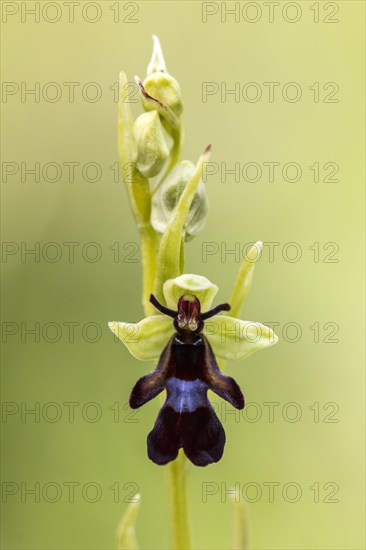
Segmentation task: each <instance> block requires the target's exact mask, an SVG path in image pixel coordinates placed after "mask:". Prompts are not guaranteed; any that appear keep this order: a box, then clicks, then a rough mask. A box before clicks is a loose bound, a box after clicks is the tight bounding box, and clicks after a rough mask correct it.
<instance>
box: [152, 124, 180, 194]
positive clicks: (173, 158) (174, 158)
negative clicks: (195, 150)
mask: <svg viewBox="0 0 366 550" xmlns="http://www.w3.org/2000/svg"><path fill="white" fill-rule="evenodd" d="M182 133H183V130H182V127H180V128H179V129H178V130H174V131H172V137H173V140H174V143H173V147H172V150H171V151H170V160H169V164H168V166H167V167H166V169H165V171H164V173H163V175H162V177H161V178H160V180H159V182H158V184H157V185H156V186H155V188H154V191H153V192H152V195H154V193H156V191H157V190H158V189H159V187H160V185H161V184H162V183H163V181H164V180H165V178H166V177H167V176H168V175H169V174H170V172H171V171H172V170H173V168H174V166H175V165H176V164H177V162H178V161H179V158H180V152H181V148H182Z"/></svg>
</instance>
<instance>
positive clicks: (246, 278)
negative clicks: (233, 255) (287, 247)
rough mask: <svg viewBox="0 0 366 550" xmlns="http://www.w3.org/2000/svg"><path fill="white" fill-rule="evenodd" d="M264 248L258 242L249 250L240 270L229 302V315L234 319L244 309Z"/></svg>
mask: <svg viewBox="0 0 366 550" xmlns="http://www.w3.org/2000/svg"><path fill="white" fill-rule="evenodd" d="M262 246H263V243H262V242H261V241H258V242H256V243H255V244H254V245H253V246H252V248H251V249H250V250H249V252H248V254H247V255H246V257H245V258H244V260H243V263H242V264H241V266H240V268H239V271H238V274H237V276H236V279H235V283H234V288H233V292H232V294H231V297H230V300H229V304H230V306H231V309H230V312H229V315H230V316H232V317H238V316H239V315H240V312H241V310H242V308H243V305H244V302H245V299H246V297H247V295H248V292H249V290H250V287H251V286H252V280H253V274H254V267H255V264H256V262H257V261H258V259H259V258H260V256H261V252H262Z"/></svg>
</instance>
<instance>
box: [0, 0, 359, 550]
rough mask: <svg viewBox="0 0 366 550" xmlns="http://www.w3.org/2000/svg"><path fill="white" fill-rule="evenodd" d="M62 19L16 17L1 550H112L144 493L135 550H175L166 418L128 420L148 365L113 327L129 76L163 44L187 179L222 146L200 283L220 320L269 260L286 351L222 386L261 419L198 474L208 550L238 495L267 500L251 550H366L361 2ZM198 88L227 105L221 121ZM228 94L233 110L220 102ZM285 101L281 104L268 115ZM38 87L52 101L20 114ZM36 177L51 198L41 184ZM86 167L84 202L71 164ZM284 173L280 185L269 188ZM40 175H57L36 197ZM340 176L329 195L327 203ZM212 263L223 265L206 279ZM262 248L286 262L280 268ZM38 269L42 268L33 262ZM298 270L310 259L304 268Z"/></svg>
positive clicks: (123, 212) (8, 115)
mask: <svg viewBox="0 0 366 550" xmlns="http://www.w3.org/2000/svg"><path fill="white" fill-rule="evenodd" d="M65 4H66V3H65V2H53V3H45V2H41V3H40V4H39V6H38V8H37V7H36V9H39V10H40V11H39V22H37V21H35V17H36V16H34V15H29V14H28V15H27V13H26V8H27V9H34V5H35V3H34V2H22V3H21V2H18V3H17V2H2V6H1V7H2V12H3V13H2V15H3V19H2V21H3V22H2V45H3V51H2V61H1V63H2V78H3V100H2V101H3V103H2V115H3V117H2V134H3V138H4V140H3V146H2V158H3V161H2V162H3V164H2V168H3V177H2V199H3V201H2V204H3V222H2V223H3V225H2V236H3V241H4V242H5V244H4V245H3V246H4V250H3V257H2V268H3V273H4V276H3V284H4V286H3V291H2V297H3V301H2V322H3V325H2V326H3V359H4V361H3V370H2V392H3V395H2V398H3V417H2V424H1V428H2V453H3V454H2V477H3V479H2V482H3V485H2V492H3V504H2V522H3V529H2V547H3V548H4V549H5V548H6V549H31V548H32V549H61V548H62V549H92V548H93V549H102V548H113V547H114V531H115V528H116V525H117V523H118V521H119V519H120V517H121V515H122V513H123V512H124V510H125V509H126V507H127V503H128V501H129V498H130V497H131V495H133V494H134V493H135V492H136V491H137V490H138V491H139V492H140V493H141V495H142V506H141V513H140V517H139V520H138V527H137V535H138V539H139V543H140V546H141V548H168V547H169V522H168V509H167V500H166V492H165V476H164V471H163V468H159V467H157V466H155V465H154V464H153V463H151V462H150V461H149V460H148V458H147V456H146V441H145V440H146V435H147V433H148V431H150V429H151V426H152V424H153V422H154V419H155V416H156V413H157V410H158V407H159V403H158V400H155V401H153V402H151V403H149V404H148V405H146V406H145V407H143V408H142V409H141V410H140V411H138V413H137V414H135V415H134V416H132V415H131V414H130V412H129V410H128V409H127V408H126V403H127V401H128V397H129V392H130V390H131V388H132V386H133V384H134V383H135V381H136V379H137V378H138V377H140V376H142V374H144V373H146V372H148V370H149V369H151V368H152V366H153V365H150V364H147V363H146V364H143V363H139V362H138V361H137V360H135V359H134V358H133V357H132V356H130V355H129V354H128V352H127V350H126V349H125V348H124V346H123V345H122V344H120V343H116V342H115V341H114V339H113V336H112V335H111V333H109V331H108V328H107V322H108V321H112V320H125V321H137V320H139V319H140V318H142V316H143V313H142V307H141V303H140V264H139V254H138V251H137V252H136V246H137V245H136V244H135V243H136V242H137V233H136V230H135V227H134V224H133V220H132V216H131V214H130V211H129V207H128V204H127V200H126V193H125V189H124V187H123V184H122V183H121V182H115V181H114V172H113V169H111V168H110V167H111V166H116V163H117V162H118V157H117V148H116V141H117V139H116V138H117V136H116V116H117V104H116V103H115V101H114V90H115V89H116V88H115V84H114V83H115V82H116V81H117V79H118V73H119V71H120V70H122V69H123V70H125V71H126V73H127V75H128V78H129V80H130V81H133V76H134V75H135V74H138V75H139V76H141V77H143V76H144V74H145V70H146V66H147V63H148V61H149V59H150V55H151V46H152V43H151V35H152V34H153V33H156V34H158V35H159V37H160V39H161V42H162V45H163V48H164V52H165V57H166V61H167V65H168V69H169V71H170V72H171V74H173V75H174V76H175V77H176V78H177V79H178V80H179V82H180V84H181V87H182V93H183V98H184V109H185V113H184V125H185V133H186V140H185V145H184V151H183V158H188V159H192V160H194V161H195V160H196V159H197V158H198V156H199V154H200V152H201V151H202V150H203V149H204V147H205V146H206V145H207V144H208V143H212V144H213V156H212V161H213V162H216V163H217V165H218V173H217V174H216V175H214V176H210V177H209V178H207V187H208V193H209V198H210V213H209V218H208V222H207V224H206V227H205V230H204V231H203V232H202V233H201V234H200V235H199V236H198V237H197V238H196V239H195V240H194V241H193V242H192V243H190V244H189V245H188V247H187V267H186V271H187V272H195V273H199V274H202V275H205V276H207V277H208V278H209V279H211V280H212V281H214V282H215V283H217V284H218V285H219V287H220V292H219V295H218V299H219V300H221V301H224V300H226V299H227V298H228V295H229V293H230V291H231V285H232V282H233V279H234V277H235V274H236V271H237V269H238V265H239V263H238V262H239V260H240V258H238V257H237V256H238V254H237V255H233V254H231V255H230V254H228V253H227V252H228V251H229V250H232V249H236V250H238V249H239V251H241V250H242V249H243V248H244V247H245V245H246V244H247V243H250V242H253V241H257V240H259V239H260V240H262V241H264V242H265V243H266V245H265V247H264V252H263V255H262V258H261V260H260V261H259V262H258V264H257V266H256V272H255V278H254V284H253V287H252V290H251V294H250V296H249V298H248V301H247V303H246V306H245V312H244V314H243V318H246V319H252V320H256V321H261V322H274V323H279V325H278V326H277V328H276V332H277V334H278V336H279V337H280V342H279V344H278V345H277V346H276V347H274V348H271V349H268V350H266V351H263V352H261V353H258V354H256V355H254V356H252V357H250V358H249V359H248V360H247V361H245V362H243V364H241V363H235V364H230V365H229V367H228V371H229V372H230V374H231V375H232V376H234V377H235V378H236V379H237V380H238V382H239V383H240V385H241V387H242V389H243V392H244V394H245V396H246V400H247V402H248V403H252V405H251V407H248V409H247V416H246V415H244V417H242V416H241V417H240V418H238V417H236V416H235V415H233V414H228V413H229V411H231V409H230V408H229V406H228V407H226V408H224V409H221V413H220V414H221V419H222V421H223V422H224V426H225V429H226V432H227V446H226V451H225V454H224V458H223V459H222V461H221V462H220V463H218V464H217V465H214V466H210V467H208V468H205V469H198V468H194V467H190V471H189V506H190V513H191V518H192V525H193V536H194V547H195V548H204V549H209V548H221V549H225V548H228V547H229V541H230V532H231V521H232V520H231V517H232V508H231V504H230V502H229V499H228V497H227V495H226V493H225V491H226V490H229V489H230V488H232V487H233V486H235V485H236V486H237V487H239V489H240V492H241V498H242V499H244V500H246V501H252V502H247V511H248V515H249V523H250V548H252V549H297V550H300V549H324V550H325V549H351V548H352V549H356V548H357V549H359V548H364V538H363V537H364V529H363V523H364V501H363V488H364V429H363V418H364V401H365V399H364V370H363V345H362V341H363V336H364V326H363V286H362V280H363V250H364V246H363V244H364V243H363V236H362V235H363V232H362V228H363V222H364V218H363V175H364V174H363V154H364V134H363V126H364V106H363V82H364V53H363V52H364V3H363V2H359V1H346V2H345V1H341V2H330V3H324V2H315V3H313V2H306V1H301V2H297V3H295V5H294V3H291V4H292V6H289V5H288V4H289V3H288V2H281V3H280V4H279V6H277V7H276V6H275V7H274V8H273V9H274V10H275V11H274V12H273V17H272V15H271V13H272V12H271V13H270V8H269V7H268V3H263V2H250V3H248V2H240V3H239V2H238V3H237V5H239V8H240V12H238V11H237V12H236V15H229V14H227V15H226V19H225V7H226V8H227V9H233V8H235V3H233V2H229V3H226V4H225V3H223V4H221V3H215V2H211V3H206V4H205V3H203V4H202V3H201V2H187V1H184V2H165V1H164V2H151V1H149V2H138V3H136V2H127V3H126V2H109V1H104V2H99V3H97V2H94V3H90V2H79V3H78V5H76V6H75V12H74V22H69V19H70V8H69V7H67V5H65ZM248 4H250V5H248ZM266 4H267V5H266ZM46 5H47V6H48V7H47V6H46ZM24 6H25V7H24ZM45 6H46V8H45ZM55 6H56V7H55ZM235 9H236V10H237V9H238V8H237V7H236V8H235ZM22 10H23V11H22ZM207 12H210V13H211V12H212V15H207V17H206V19H207V20H206V22H204V21H203V14H204V13H207ZM59 16H60V17H59ZM83 16H84V17H83ZM58 17H59V20H57V21H55V22H54V23H51V22H50V21H51V20H52V19H53V20H56V19H57V18H58ZM271 17H272V19H271ZM94 18H95V19H96V20H95V22H94V23H92V22H91V20H92V19H94ZM98 18H99V20H97V19H98ZM235 18H236V19H237V20H235ZM256 19H258V20H257V21H256V22H254V20H256ZM295 19H297V21H296V22H294V20H295ZM249 20H251V21H252V22H249ZM335 20H338V22H336V21H335ZM271 21H272V22H271ZM291 21H293V22H291ZM317 21H318V22H317ZM51 82H54V83H56V86H53V87H52V85H49V83H51ZM205 82H206V83H207V82H209V83H216V84H215V85H213V86H214V88H212V89H215V90H219V91H218V92H217V93H216V94H215V95H210V96H208V97H207V98H206V99H207V101H203V99H202V88H203V83H205ZM236 82H237V83H239V89H240V92H243V90H244V92H243V93H242V95H241V96H240V97H239V98H235V97H234V95H226V96H225V94H224V95H223V96H221V94H220V91H221V90H225V86H226V88H227V90H229V89H233V88H234V87H235V86H238V85H235V83H236ZM249 82H255V83H256V85H255V88H256V90H258V89H259V90H260V91H261V93H262V97H261V98H260V99H259V100H258V101H257V102H250V101H248V100H247V99H245V93H246V91H247V92H248V95H250V96H251V94H254V87H252V88H248V87H246V84H247V83H249ZM270 82H272V83H278V85H277V84H276V85H274V86H275V87H274V93H275V95H274V98H273V101H270V100H269V95H268V94H269V85H268V83H270ZM289 82H296V83H297V90H299V89H300V90H301V98H300V99H299V101H297V102H291V101H290V100H289V99H287V100H285V99H284V97H283V93H284V94H286V90H287V91H288V96H287V97H290V98H291V97H292V94H293V93H294V90H295V88H294V87H292V88H291V87H289V88H286V84H288V83H289ZM22 83H23V84H22ZM36 83H39V84H36ZM65 83H79V85H76V84H73V85H71V84H65ZM90 83H97V88H96V87H95V85H94V87H93V85H91V84H90ZM264 83H267V84H264ZM314 83H318V84H315V85H314ZM327 83H336V84H330V85H329V84H327ZM37 86H39V97H36V96H35V95H31V94H28V95H27V94H25V95H24V92H25V90H26V89H31V88H34V89H36V90H37ZM72 86H74V92H75V97H74V101H70V100H69V90H70V89H71V87H72ZM327 86H328V87H327ZM110 87H112V88H111V89H110ZM310 87H311V89H310ZM324 87H325V88H324ZM337 87H338V88H337ZM60 90H61V96H60V98H59V100H58V101H55V102H52V101H51V100H50V98H51V99H52V97H53V94H55V93H56V92H57V93H59V92H60ZM95 90H99V91H101V97H100V99H99V100H98V101H96V102H92V98H93V93H94V92H95ZM131 90H132V88H131ZM284 90H285V91H284ZM317 90H319V97H316V96H315V95H314V94H315V93H316V91H317ZM337 90H338V91H337ZM22 91H23V96H22ZM37 93H38V92H37ZM243 95H244V97H243ZM285 97H286V95H285ZM45 98H46V99H45ZM90 98H91V99H90ZM236 99H237V101H236ZM315 99H317V101H316V100H315ZM335 100H337V101H335ZM132 106H133V110H134V113H135V114H136V115H137V114H138V113H139V112H140V107H139V105H138V104H136V105H135V104H133V105H132ZM37 162H38V163H40V168H41V175H40V178H39V181H35V179H36V178H35V177H34V176H32V175H31V174H29V173H26V170H27V169H30V168H32V167H33V166H34V164H35V163H37ZM74 162H75V163H79V164H77V165H76V164H75V165H74V166H75V178H74V181H70V178H69V176H68V168H67V166H70V164H68V165H65V164H64V163H74ZM269 162H277V163H279V166H278V167H277V168H276V172H275V177H274V181H272V182H271V181H269V178H268V168H266V167H267V166H268V165H265V164H263V163H269ZM291 162H295V163H297V164H298V165H299V166H300V167H301V171H302V174H301V177H300V179H299V181H297V182H291V181H286V179H287V180H289V179H291V177H293V176H292V175H291V171H290V172H289V174H290V177H287V178H286V177H285V178H284V177H283V175H282V169H283V166H284V165H286V164H287V163H291ZM9 163H10V164H9ZM21 163H24V164H23V165H22V164H21ZM47 163H57V166H58V167H59V168H57V166H56V168H55V165H49V166H48V168H46V169H45V172H44V174H43V176H42V169H43V168H44V167H45V166H47ZM88 163H98V165H99V167H100V169H99V170H100V173H97V172H93V166H92V165H88ZM221 163H226V164H224V165H226V167H227V168H228V169H231V168H233V166H234V165H235V163H240V170H242V169H244V171H245V169H246V168H245V166H246V165H247V163H257V164H258V165H259V166H260V167H261V169H262V176H261V178H260V179H259V181H257V182H253V181H245V178H244V177H243V174H240V175H239V178H238V179H239V181H235V177H234V176H233V175H232V174H231V175H230V174H228V175H227V177H226V182H225V181H223V180H224V179H225V178H224V177H222V176H223V171H222V169H221ZM314 163H319V170H320V172H319V182H315V181H314V171H315V169H316V167H315V168H314ZM326 163H335V164H332V165H327V166H326V167H324V165H325V164H326ZM335 165H337V166H338V167H339V170H338V173H337V174H336V175H334V176H333V178H332V179H335V180H338V181H328V180H327V176H329V175H330V176H331V173H332V171H333V170H334V168H335ZM310 166H313V168H312V169H310ZM60 167H61V173H60V174H58V173H57V170H59V169H60ZM85 167H86V168H85ZM247 168H248V169H250V167H247ZM254 168H255V167H254ZM254 168H253V169H254ZM249 173H251V172H249ZM94 177H95V179H96V180H97V181H94V182H93V181H91V180H92V179H94ZM52 178H54V179H55V180H58V181H54V182H52V181H50V180H51V179H52ZM251 178H252V179H253V176H249V177H248V178H247V179H251ZM328 179H329V178H328ZM324 180H325V181H324ZM9 243H10V244H9ZM22 243H23V244H22ZM35 243H39V244H35ZM49 243H56V244H54V245H52V244H49ZM64 243H77V244H75V245H71V244H68V245H67V244H66V245H65V244H64ZM88 243H97V244H96V245H90V244H88ZM116 243H118V244H116ZM207 243H215V244H214V245H213V247H212V248H211V250H214V251H215V253H213V254H211V255H210V256H207V257H206V258H203V254H202V251H203V250H205V247H206V246H207ZM236 243H238V244H236ZM268 243H277V244H273V245H272V247H274V248H273V250H274V256H273V257H272V258H271V257H270V255H269V250H270V245H269V244H268ZM288 243H297V245H296V249H295V248H294V247H292V248H291V246H290V245H288ZM314 243H318V244H314ZM329 243H333V244H329ZM72 246H74V247H75V248H74V252H75V256H74V261H73V262H72V261H70V255H69V251H70V249H71V247H72ZM35 247H36V250H37V247H39V248H38V252H39V254H38V252H36V255H32V254H25V248H28V249H31V248H35ZM235 247H236V248H235ZM117 250H118V251H119V257H117V252H116V251H117ZM299 251H300V252H299ZM295 252H296V253H297V254H299V255H300V253H301V257H299V259H298V261H296V262H295V261H290V260H289V258H290V259H291V258H293V257H294V256H295ZM96 253H97V254H99V255H100V256H101V257H100V258H99V259H98V260H97V261H95V262H93V261H92V260H93V258H94V257H95V254H96ZM286 255H287V256H286ZM286 258H287V259H286ZM52 259H54V260H55V261H52ZM203 260H206V261H203ZM37 323H38V325H37ZM32 327H33V328H34V327H35V328H36V330H37V331H38V333H39V337H38V335H37V334H36V335H32V334H30V333H28V332H27V330H28V329H31V328H32ZM310 327H312V328H310ZM72 330H74V335H73V337H71V336H70V334H71V332H72ZM51 340H55V341H54V342H52V341H51ZM93 340H95V341H94V342H93ZM72 403H74V404H73V405H72ZM217 403H218V406H220V407H221V406H222V404H221V402H220V403H219V400H218V399H217ZM253 403H254V404H253ZM269 403H272V404H273V405H269ZM291 403H292V404H293V403H295V405H291ZM289 404H290V405H289ZM271 407H273V410H274V416H273V418H272V417H271V416H270V414H269V411H270V408H271ZM32 408H33V409H35V410H36V411H37V412H36V414H34V415H32V414H26V410H27V409H32ZM71 410H73V411H74V418H73V420H74V421H71V420H72V418H71V420H70V411H71ZM225 411H226V413H225ZM256 415H258V420H257V421H253V419H254V420H256ZM296 416H298V417H299V418H298V421H296V422H293V421H290V420H291V419H293V418H296ZM52 420H54V421H52ZM93 420H95V421H93ZM72 483H74V485H73V487H74V498H70V497H69V495H70V492H71V489H70V487H71V484H72ZM271 483H273V484H274V485H272V487H274V496H273V498H270V494H269V487H270V485H269V484H271ZM289 483H290V484H292V485H287V484H289ZM37 484H38V485H37ZM248 484H249V485H248ZM253 484H254V485H253ZM32 487H33V488H36V491H38V496H37V495H36V496H34V495H32V494H30V493H27V491H28V490H30V489H32ZM310 487H312V488H310ZM207 491H209V492H210V493H212V494H209V495H207ZM297 497H298V498H297ZM37 500H38V501H39V502H37ZM295 500H296V502H294V501H295ZM93 501H94V502H93ZM254 501H256V502H254ZM291 501H292V502H291Z"/></svg>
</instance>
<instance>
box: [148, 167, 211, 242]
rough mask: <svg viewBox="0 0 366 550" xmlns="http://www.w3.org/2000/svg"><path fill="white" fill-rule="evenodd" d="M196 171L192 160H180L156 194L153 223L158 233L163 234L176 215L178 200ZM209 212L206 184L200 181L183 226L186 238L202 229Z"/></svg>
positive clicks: (153, 203)
mask: <svg viewBox="0 0 366 550" xmlns="http://www.w3.org/2000/svg"><path fill="white" fill-rule="evenodd" d="M194 171H195V166H194V164H193V163H192V162H191V161H189V160H183V161H181V162H179V163H178V164H177V165H176V167H175V168H174V169H173V170H172V171H171V172H170V174H169V175H168V176H167V178H166V180H165V181H163V183H162V185H161V187H160V188H159V189H158V190H157V192H156V193H155V194H154V196H153V200H152V211H151V224H152V226H153V227H154V229H155V231H157V232H158V233H161V234H163V233H164V231H165V229H166V227H167V226H168V225H169V223H170V221H171V220H172V218H173V217H174V212H175V208H176V206H177V204H178V201H179V199H180V197H181V195H182V193H183V191H184V188H185V187H186V185H187V183H188V181H189V180H190V178H191V177H192V174H193V173H194ZM207 212H208V199H207V192H206V188H205V185H204V184H203V182H202V181H200V182H199V184H198V188H197V191H196V193H195V196H194V198H193V201H192V204H191V207H190V209H189V212H188V215H187V218H186V221H185V223H184V227H183V230H184V236H185V238H186V240H190V239H191V238H192V237H194V236H195V235H196V234H197V233H198V232H199V231H201V229H202V228H203V226H204V225H205V222H206V216H207Z"/></svg>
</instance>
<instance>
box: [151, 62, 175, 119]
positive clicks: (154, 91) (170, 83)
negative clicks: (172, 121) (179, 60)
mask: <svg viewBox="0 0 366 550" xmlns="http://www.w3.org/2000/svg"><path fill="white" fill-rule="evenodd" d="M143 85H144V88H145V90H146V92H147V93H148V94H149V95H150V96H151V97H153V98H154V99H157V100H158V101H160V102H161V103H162V104H163V105H165V106H166V107H168V108H169V109H171V110H172V111H173V113H174V114H175V115H176V116H178V117H179V116H180V115H181V114H182V112H183V103H182V95H181V91H180V86H179V84H178V81H177V80H176V79H175V78H174V77H173V76H171V75H170V74H168V73H166V72H162V71H159V72H154V73H151V74H150V75H149V76H147V77H146V78H145V80H144V82H143ZM142 105H143V107H144V109H146V110H147V111H149V110H150V109H152V108H153V106H152V105H151V103H150V102H148V101H146V99H144V98H142Z"/></svg>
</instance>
